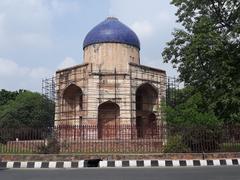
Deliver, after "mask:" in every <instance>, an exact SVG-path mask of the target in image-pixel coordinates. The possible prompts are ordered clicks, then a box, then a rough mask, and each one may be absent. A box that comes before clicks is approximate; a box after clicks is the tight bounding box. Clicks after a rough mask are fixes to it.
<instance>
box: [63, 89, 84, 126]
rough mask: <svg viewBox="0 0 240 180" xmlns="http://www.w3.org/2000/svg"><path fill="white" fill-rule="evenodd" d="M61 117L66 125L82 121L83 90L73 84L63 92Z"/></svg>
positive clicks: (77, 123)
mask: <svg viewBox="0 0 240 180" xmlns="http://www.w3.org/2000/svg"><path fill="white" fill-rule="evenodd" d="M62 103H63V106H62V117H63V118H64V119H63V120H64V124H66V125H79V124H81V121H82V108H83V92H82V89H81V88H80V87H78V86H76V85H75V84H71V85H69V86H68V87H67V88H66V89H65V90H64V92H63V102H62Z"/></svg>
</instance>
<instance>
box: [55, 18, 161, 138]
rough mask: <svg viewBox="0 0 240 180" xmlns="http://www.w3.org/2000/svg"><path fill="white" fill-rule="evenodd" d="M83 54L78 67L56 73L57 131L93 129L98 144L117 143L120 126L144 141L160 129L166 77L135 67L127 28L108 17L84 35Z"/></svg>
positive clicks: (133, 40)
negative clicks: (64, 127)
mask: <svg viewBox="0 0 240 180" xmlns="http://www.w3.org/2000/svg"><path fill="white" fill-rule="evenodd" d="M83 51H84V57H83V62H84V63H83V64H81V65H77V66H74V67H70V68H66V69H62V70H58V71H57V72H56V93H57V95H56V96H57V102H56V113H55V114H56V115H55V125H56V126H58V125H97V127H98V129H97V130H96V131H97V132H94V134H96V135H97V136H98V138H100V139H101V138H105V137H111V138H112V137H118V134H119V133H118V132H119V131H123V129H121V128H119V127H120V126H119V125H133V126H136V129H137V133H138V134H137V136H138V137H145V136H147V135H148V134H149V133H148V132H150V131H151V129H152V127H154V126H156V125H158V124H160V123H162V121H161V108H160V104H161V102H162V99H164V98H165V90H166V72H165V71H164V70H161V69H157V68H152V67H147V66H143V65H141V64H140V53H139V52H140V42H139V39H138V37H137V35H136V34H135V33H134V32H133V31H132V30H131V29H130V28H128V27H127V26H126V25H124V24H123V23H121V22H120V21H119V20H118V19H117V18H114V17H109V18H107V19H106V20H104V21H103V22H101V23H100V24H98V25H97V26H95V27H94V28H93V29H92V30H91V31H90V32H89V33H88V34H87V36H86V37H85V40H84V42H83ZM109 127H111V129H112V128H114V131H112V130H111V133H109V130H108V128H109ZM112 132H114V133H112ZM130 133H131V132H130Z"/></svg>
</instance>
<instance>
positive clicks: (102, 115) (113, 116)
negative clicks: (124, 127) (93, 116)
mask: <svg viewBox="0 0 240 180" xmlns="http://www.w3.org/2000/svg"><path fill="white" fill-rule="evenodd" d="M119 124H120V107H119V105H118V104H117V103H114V102H112V101H106V102H104V103H102V104H100V105H99V106H98V138H100V139H103V138H115V137H117V134H118V129H119Z"/></svg>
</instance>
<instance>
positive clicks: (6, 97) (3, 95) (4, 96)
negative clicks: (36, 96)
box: [0, 89, 25, 106]
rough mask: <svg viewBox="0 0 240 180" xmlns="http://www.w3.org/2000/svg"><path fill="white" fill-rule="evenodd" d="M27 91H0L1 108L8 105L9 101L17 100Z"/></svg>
mask: <svg viewBox="0 0 240 180" xmlns="http://www.w3.org/2000/svg"><path fill="white" fill-rule="evenodd" d="M24 91H25V90H21V89H20V90H19V91H13V92H11V91H7V90H5V89H2V90H1V91H0V106H2V105H4V104H7V103H8V101H10V100H15V98H16V97H17V96H18V95H19V94H20V93H22V92H24Z"/></svg>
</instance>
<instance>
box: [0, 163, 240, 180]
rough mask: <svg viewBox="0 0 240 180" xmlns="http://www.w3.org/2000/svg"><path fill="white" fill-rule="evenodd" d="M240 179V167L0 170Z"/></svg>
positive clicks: (18, 175) (52, 176) (136, 178)
mask: <svg viewBox="0 0 240 180" xmlns="http://www.w3.org/2000/svg"><path fill="white" fill-rule="evenodd" d="M93 179H94V180H128V179H129V180H161V179H163V180H240V167H237V166H236V167H194V168H188V167H184V168H121V169H120V168H119V169H117V168H108V169H96V168H95V169H89V168H88V169H76V170H64V169H62V170H60V169H59V170H42V169H40V170H21V169H19V170H0V180H93Z"/></svg>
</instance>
